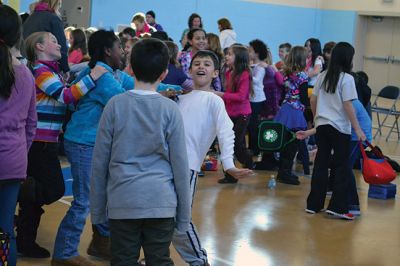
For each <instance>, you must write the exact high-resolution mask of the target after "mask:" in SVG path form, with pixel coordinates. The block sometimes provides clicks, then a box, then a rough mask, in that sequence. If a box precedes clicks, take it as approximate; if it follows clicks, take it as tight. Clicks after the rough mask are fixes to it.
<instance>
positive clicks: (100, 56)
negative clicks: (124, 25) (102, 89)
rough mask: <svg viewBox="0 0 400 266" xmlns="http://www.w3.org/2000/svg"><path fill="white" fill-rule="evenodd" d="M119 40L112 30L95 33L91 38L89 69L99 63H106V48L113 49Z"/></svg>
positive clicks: (89, 44)
mask: <svg viewBox="0 0 400 266" xmlns="http://www.w3.org/2000/svg"><path fill="white" fill-rule="evenodd" d="M117 40H118V37H117V36H116V35H115V34H114V32H113V31H112V30H110V31H106V30H98V31H96V32H95V33H93V34H92V35H91V36H90V38H89V43H88V50H89V56H90V61H89V67H90V68H94V66H95V65H96V63H97V61H103V62H104V61H105V58H106V51H105V50H106V48H110V49H111V48H112V47H113V46H114V42H115V41H117Z"/></svg>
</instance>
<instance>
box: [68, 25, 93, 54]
mask: <svg viewBox="0 0 400 266" xmlns="http://www.w3.org/2000/svg"><path fill="white" fill-rule="evenodd" d="M70 34H71V36H72V38H73V39H74V42H73V43H72V46H71V47H70V48H69V50H68V54H70V53H71V52H72V51H74V50H78V49H81V51H82V54H83V55H87V53H88V49H87V40H86V34H85V32H84V31H83V30H81V29H75V30H73V31H71V33H70Z"/></svg>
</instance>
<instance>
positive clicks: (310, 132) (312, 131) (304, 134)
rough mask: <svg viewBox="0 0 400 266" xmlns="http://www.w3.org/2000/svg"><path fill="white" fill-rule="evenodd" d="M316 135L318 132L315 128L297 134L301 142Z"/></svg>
mask: <svg viewBox="0 0 400 266" xmlns="http://www.w3.org/2000/svg"><path fill="white" fill-rule="evenodd" d="M315 133H317V130H316V129H315V128H312V129H309V130H306V131H302V130H300V131H297V132H296V138H297V139H300V140H303V139H306V138H307V137H309V136H311V135H314V134H315Z"/></svg>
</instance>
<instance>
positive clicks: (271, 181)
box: [268, 175, 276, 189]
mask: <svg viewBox="0 0 400 266" xmlns="http://www.w3.org/2000/svg"><path fill="white" fill-rule="evenodd" d="M275 187H276V179H275V176H274V175H271V178H270V179H269V181H268V188H269V189H275Z"/></svg>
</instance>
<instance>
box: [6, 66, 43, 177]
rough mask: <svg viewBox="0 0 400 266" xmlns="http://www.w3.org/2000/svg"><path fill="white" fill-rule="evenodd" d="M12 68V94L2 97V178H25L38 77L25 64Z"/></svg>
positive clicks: (31, 136)
mask: <svg viewBox="0 0 400 266" xmlns="http://www.w3.org/2000/svg"><path fill="white" fill-rule="evenodd" d="M13 67H14V71H15V84H14V86H13V87H12V91H11V96H10V97H9V98H8V99H5V98H3V97H1V96H0V158H1V159H0V181H1V180H12V179H25V178H26V169H27V162H28V150H29V147H30V146H31V144H32V140H33V137H34V136H35V130H36V121H37V114H36V93H35V80H34V79H33V76H32V73H31V72H30V71H29V69H28V68H27V67H26V66H25V65H22V64H21V65H17V66H13Z"/></svg>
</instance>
